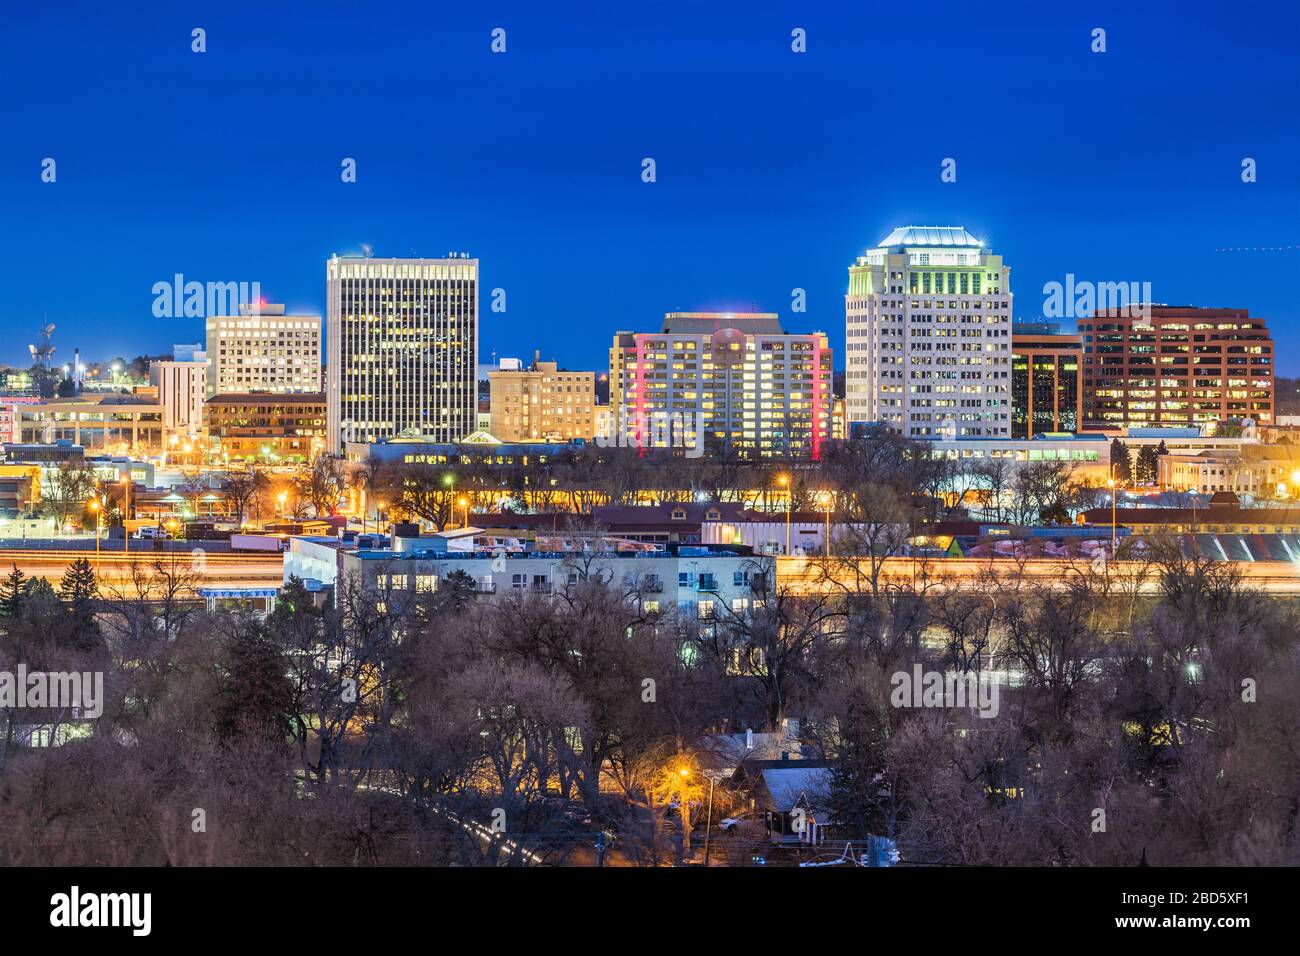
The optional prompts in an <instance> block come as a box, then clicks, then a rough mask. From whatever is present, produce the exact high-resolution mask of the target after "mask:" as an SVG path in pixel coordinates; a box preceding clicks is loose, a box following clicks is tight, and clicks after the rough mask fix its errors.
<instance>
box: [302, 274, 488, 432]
mask: <svg viewBox="0 0 1300 956" xmlns="http://www.w3.org/2000/svg"><path fill="white" fill-rule="evenodd" d="M326 276H327V292H328V300H329V304H328V316H329V325H328V331H327V336H326V343H327V348H328V350H329V351H328V358H327V360H326V374H327V378H328V384H327V387H326V392H325V394H326V401H327V403H328V416H327V417H328V423H329V436H328V447H329V450H330V451H333V452H336V453H338V452H341V451H342V448H343V443H344V442H349V441H356V442H373V441H379V440H381V439H384V438H392V437H394V436H397V435H402V436H423V437H427V438H428V439H429V440H430V441H436V442H456V441H460V440H461V439H462V438H464V437H465V436H466V435H469V434H471V433H472V432H473V431H474V430H475V425H476V420H475V413H476V410H477V386H478V382H477V376H476V370H477V367H478V260H477V259H471V258H469V257H468V256H454V257H449V258H446V259H372V258H368V257H367V258H362V257H351V256H347V257H345V256H334V257H333V258H331V259H330V260H329V262H328V263H327V269H326Z"/></svg>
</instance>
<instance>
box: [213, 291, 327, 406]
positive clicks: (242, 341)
mask: <svg viewBox="0 0 1300 956" xmlns="http://www.w3.org/2000/svg"><path fill="white" fill-rule="evenodd" d="M320 332H321V322H320V316H319V315H286V314H285V311H284V306H283V305H271V304H269V303H266V302H254V303H250V304H249V305H241V306H240V307H239V315H214V316H211V317H210V318H209V319H208V320H207V336H208V341H207V346H208V347H207V353H208V363H209V364H208V394H209V395H216V394H218V393H221V394H231V393H244V392H277V393H278V392H308V393H314V392H319V391H320V359H321V343H320Z"/></svg>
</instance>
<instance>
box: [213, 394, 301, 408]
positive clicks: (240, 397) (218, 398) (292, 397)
mask: <svg viewBox="0 0 1300 956" xmlns="http://www.w3.org/2000/svg"><path fill="white" fill-rule="evenodd" d="M285 403H290V404H296V405H324V404H325V393H324V392H226V393H224V394H221V395H213V396H212V397H211V398H209V399H207V400H206V401H205V402H204V404H205V405H283V404H285Z"/></svg>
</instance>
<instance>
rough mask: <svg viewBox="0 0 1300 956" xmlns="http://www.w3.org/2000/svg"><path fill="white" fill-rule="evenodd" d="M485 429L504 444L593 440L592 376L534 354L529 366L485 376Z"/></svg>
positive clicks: (493, 371)
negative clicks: (487, 403) (488, 417)
mask: <svg viewBox="0 0 1300 956" xmlns="http://www.w3.org/2000/svg"><path fill="white" fill-rule="evenodd" d="M488 381H489V382H490V388H491V401H490V408H491V420H490V425H489V431H491V433H492V434H493V435H494V436H496V437H497V438H499V439H501V440H502V441H505V442H523V441H569V440H570V439H572V438H585V439H591V438H594V437H595V436H596V419H595V416H596V373H595V372H570V371H567V370H564V369H561V368H559V366H558V365H556V363H555V362H543V361H541V356H540V355H538V356H537V357H535V358H534V360H533V365H532V368H529V369H524V368H504V367H503V368H499V369H493V370H492V371H491V372H489V373H488Z"/></svg>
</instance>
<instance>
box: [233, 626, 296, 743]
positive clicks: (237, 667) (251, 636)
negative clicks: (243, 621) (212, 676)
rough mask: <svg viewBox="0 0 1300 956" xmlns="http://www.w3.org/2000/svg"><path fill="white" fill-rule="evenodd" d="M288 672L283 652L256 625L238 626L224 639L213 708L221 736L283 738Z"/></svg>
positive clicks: (286, 730) (291, 696) (272, 740)
mask: <svg viewBox="0 0 1300 956" xmlns="http://www.w3.org/2000/svg"><path fill="white" fill-rule="evenodd" d="M288 670H289V664H288V661H287V660H286V658H285V656H284V654H282V653H281V652H280V649H279V648H278V647H276V646H275V644H273V643H272V642H271V641H270V640H269V639H268V638H267V637H266V635H265V634H263V633H262V632H261V630H260V629H259V628H257V627H244V628H241V629H240V630H239V632H238V633H237V634H235V635H234V636H233V637H231V638H230V639H228V640H227V641H226V644H225V647H224V648H223V649H222V654H221V661H220V677H219V679H218V685H217V692H216V702H215V707H214V712H215V721H216V727H215V728H214V729H215V730H216V732H217V735H218V736H219V737H220V738H221V740H223V741H225V742H226V743H233V742H234V741H235V740H236V739H238V738H244V737H247V738H253V739H257V740H262V741H265V742H268V743H283V742H284V741H285V740H286V739H287V738H288V736H289V712H290V709H291V708H292V707H293V699H294V694H293V685H292V684H291V683H290V681H289V678H288V677H287V676H286V675H287V674H288Z"/></svg>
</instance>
